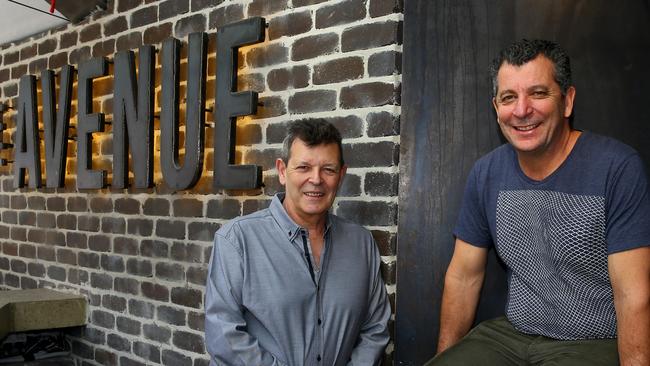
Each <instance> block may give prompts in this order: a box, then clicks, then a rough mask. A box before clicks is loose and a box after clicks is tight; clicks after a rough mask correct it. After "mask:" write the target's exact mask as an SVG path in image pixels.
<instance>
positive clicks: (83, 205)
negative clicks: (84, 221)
mask: <svg viewBox="0 0 650 366" xmlns="http://www.w3.org/2000/svg"><path fill="white" fill-rule="evenodd" d="M67 210H68V211H70V212H85V211H87V210H88V203H87V201H86V198H85V197H70V198H68V206H67Z"/></svg>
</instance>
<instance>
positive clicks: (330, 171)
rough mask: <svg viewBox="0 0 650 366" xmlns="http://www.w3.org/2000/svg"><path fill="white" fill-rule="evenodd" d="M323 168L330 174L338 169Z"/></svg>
mask: <svg viewBox="0 0 650 366" xmlns="http://www.w3.org/2000/svg"><path fill="white" fill-rule="evenodd" d="M323 170H324V171H325V173H327V174H330V175H334V174H336V169H334V168H325V169H323Z"/></svg>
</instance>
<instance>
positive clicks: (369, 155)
mask: <svg viewBox="0 0 650 366" xmlns="http://www.w3.org/2000/svg"><path fill="white" fill-rule="evenodd" d="M398 153H399V147H398V145H396V144H395V143H393V142H390V141H381V142H369V143H361V144H343V156H345V157H346V158H345V159H346V163H347V164H348V166H350V167H354V168H366V167H374V166H384V167H385V166H393V165H395V163H396V159H397V154H398Z"/></svg>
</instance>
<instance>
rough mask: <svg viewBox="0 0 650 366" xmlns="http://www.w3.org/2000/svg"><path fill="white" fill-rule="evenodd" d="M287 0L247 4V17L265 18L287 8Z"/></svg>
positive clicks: (265, 0)
mask: <svg viewBox="0 0 650 366" xmlns="http://www.w3.org/2000/svg"><path fill="white" fill-rule="evenodd" d="M287 1H288V0H253V2H252V3H250V4H248V16H249V17H254V16H266V15H270V14H273V13H277V12H279V11H282V10H285V9H286V8H287Z"/></svg>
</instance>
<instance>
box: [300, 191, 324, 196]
mask: <svg viewBox="0 0 650 366" xmlns="http://www.w3.org/2000/svg"><path fill="white" fill-rule="evenodd" d="M303 194H304V195H305V196H307V197H323V196H324V195H325V193H323V192H303Z"/></svg>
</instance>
